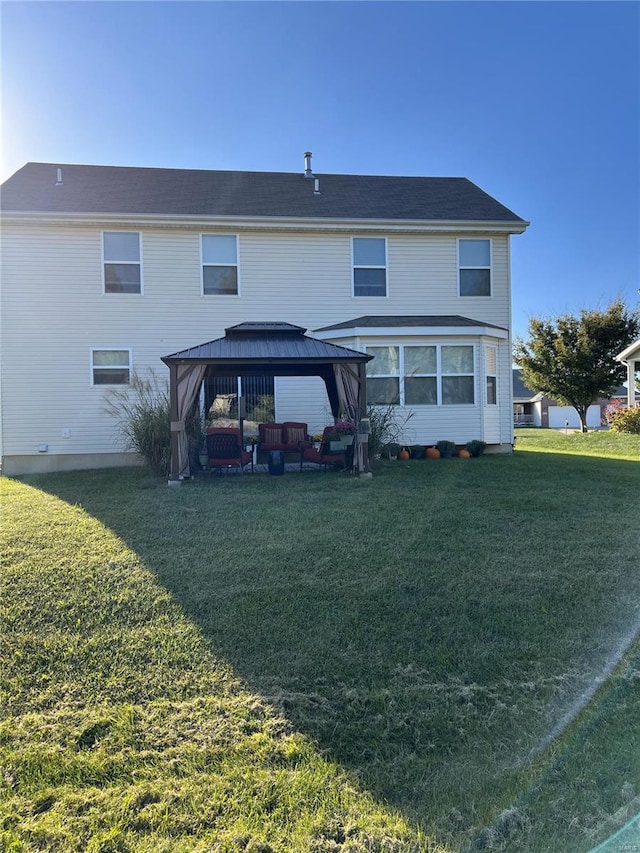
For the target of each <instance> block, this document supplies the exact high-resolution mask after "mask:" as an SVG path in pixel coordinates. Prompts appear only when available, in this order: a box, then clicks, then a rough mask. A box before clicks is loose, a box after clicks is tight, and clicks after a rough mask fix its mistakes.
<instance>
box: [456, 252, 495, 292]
mask: <svg viewBox="0 0 640 853" xmlns="http://www.w3.org/2000/svg"><path fill="white" fill-rule="evenodd" d="M469 240H476V241H483V242H485V243H488V244H489V264H488V266H481V265H478V264H474V265H473V266H468V265H463V264H461V263H460V243H461V242H463V241H467V242H468V241H469ZM456 253H457V261H458V296H459V298H460V299H490V298H491V297H492V296H493V240H492V239H491V237H458V238H457V240H456ZM461 270H489V293H487V294H485V295H482V296H480V295H474V294H469V295H467V294H463V293H462V281H461V279H462V276H461V275H460V272H461Z"/></svg>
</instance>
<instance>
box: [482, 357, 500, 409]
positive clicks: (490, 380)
mask: <svg viewBox="0 0 640 853" xmlns="http://www.w3.org/2000/svg"><path fill="white" fill-rule="evenodd" d="M484 364H485V379H486V389H487V405H488V406H495V405H497V403H498V350H497V349H496V347H485V350H484Z"/></svg>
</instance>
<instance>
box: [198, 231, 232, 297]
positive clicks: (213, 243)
mask: <svg viewBox="0 0 640 853" xmlns="http://www.w3.org/2000/svg"><path fill="white" fill-rule="evenodd" d="M202 292H203V293H204V295H205V296H211V295H212V296H237V294H238V241H237V237H236V236H235V234H203V235H202Z"/></svg>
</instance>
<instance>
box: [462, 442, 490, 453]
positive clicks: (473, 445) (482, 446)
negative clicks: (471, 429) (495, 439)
mask: <svg viewBox="0 0 640 853" xmlns="http://www.w3.org/2000/svg"><path fill="white" fill-rule="evenodd" d="M465 447H466V448H467V450H468V451H469V453H470V454H471V455H472V456H481V455H482V454H483V453H484V452H485V450H486V449H487V443H486V441H480V439H479V438H474V439H472V440H471V441H468V442H467V443H466V444H465Z"/></svg>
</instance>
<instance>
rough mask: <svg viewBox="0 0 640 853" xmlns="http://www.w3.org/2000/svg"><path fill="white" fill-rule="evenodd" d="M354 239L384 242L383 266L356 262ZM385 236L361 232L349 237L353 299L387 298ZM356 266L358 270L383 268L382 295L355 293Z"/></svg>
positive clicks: (386, 247) (387, 249)
mask: <svg viewBox="0 0 640 853" xmlns="http://www.w3.org/2000/svg"><path fill="white" fill-rule="evenodd" d="M355 240H382V241H383V243H384V266H383V267H381V266H380V265H379V264H357V265H356V262H355V248H354V241H355ZM387 243H388V239H387V237H377V236H375V237H374V236H365V235H362V234H359V235H356V236H352V237H351V296H352V297H353V298H354V299H388V298H389V247H388V245H387ZM356 266H357V268H358V269H359V270H382V269H383V270H384V296H373V295H366V294H362V293H356Z"/></svg>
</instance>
